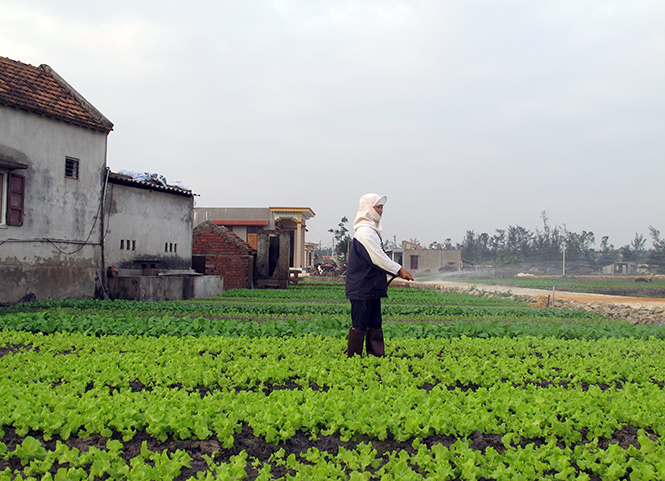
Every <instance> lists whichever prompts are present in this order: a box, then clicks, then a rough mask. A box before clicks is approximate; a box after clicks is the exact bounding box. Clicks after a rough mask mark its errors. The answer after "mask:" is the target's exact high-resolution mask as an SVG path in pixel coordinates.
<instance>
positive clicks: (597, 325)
mask: <svg viewBox="0 0 665 481" xmlns="http://www.w3.org/2000/svg"><path fill="white" fill-rule="evenodd" d="M450 309H451V310H452V309H454V308H450ZM483 312H484V311H482V312H478V310H476V312H474V314H475V316H477V317H472V316H471V315H464V314H463V313H454V314H451V315H450V317H449V319H451V321H449V322H428V321H409V322H386V323H384V333H385V335H386V336H387V337H391V338H402V337H418V338H430V337H431V338H452V337H460V336H467V337H481V338H487V337H522V336H537V337H557V338H563V339H599V338H603V337H639V338H649V337H655V338H658V339H664V338H665V326H661V325H655V326H647V325H642V324H638V325H631V324H629V323H626V322H617V321H612V320H607V319H605V318H603V317H601V316H598V315H596V314H594V315H591V314H589V313H587V312H584V311H562V310H555V309H541V310H534V312H535V313H537V314H540V315H538V316H533V313H529V312H527V311H524V312H523V311H517V312H513V313H512V314H508V313H506V314H505V315H493V316H492V315H490V314H488V313H486V312H484V313H483ZM481 314H482V315H481ZM522 314H525V315H524V316H522ZM529 314H530V315H531V316H532V317H530V316H529ZM248 316H249V317H248ZM271 316H273V314H260V313H247V312H239V313H238V318H218V317H193V318H192V317H189V316H186V317H174V316H170V315H164V316H148V315H138V314H136V313H120V312H114V313H108V314H103V313H102V314H82V315H77V314H70V313H67V312H62V311H59V310H53V311H45V312H26V313H15V314H6V315H4V316H0V329H10V330H15V331H29V332H36V333H37V332H39V333H44V334H52V333H55V332H80V333H85V334H92V335H97V336H101V335H146V336H161V335H170V336H225V337H238V336H247V337H291V336H302V335H307V334H314V335H320V336H334V337H344V336H346V335H347V333H348V329H349V323H350V322H349V318H348V317H346V316H341V315H315V314H311V315H309V316H304V315H303V316H285V319H277V320H275V319H272V318H271ZM405 317H406V318H407V319H409V318H411V319H417V318H422V317H427V316H426V315H425V314H422V315H414V314H410V315H409V316H405ZM440 317H442V316H440V315H439V316H434V315H432V318H434V319H436V318H440ZM474 318H475V319H476V321H475V322H468V321H467V319H474ZM462 319H463V320H462ZM497 319H501V320H502V321H510V322H498V321H497Z"/></svg>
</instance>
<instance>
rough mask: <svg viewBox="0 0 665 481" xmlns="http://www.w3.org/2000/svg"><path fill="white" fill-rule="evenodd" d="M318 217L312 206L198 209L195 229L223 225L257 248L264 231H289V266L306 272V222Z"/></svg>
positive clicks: (195, 217)
mask: <svg viewBox="0 0 665 481" xmlns="http://www.w3.org/2000/svg"><path fill="white" fill-rule="evenodd" d="M315 215H316V214H315V213H314V211H313V210H312V209H311V208H309V207H235V208H225V207H195V208H194V227H196V226H197V225H199V224H202V223H203V222H206V221H212V222H213V223H214V224H216V225H222V226H224V227H226V228H227V229H229V230H230V231H231V232H233V233H234V234H236V235H237V236H238V237H240V238H241V239H242V240H243V241H245V242H247V243H248V244H249V245H250V246H252V248H254V249H257V247H258V246H257V239H258V234H259V233H260V232H262V231H276V230H279V231H285V232H288V235H289V238H290V241H291V247H290V254H289V267H291V268H295V269H306V268H307V267H308V256H307V248H306V242H305V232H307V221H308V220H309V219H311V218H312V217H314V216H315Z"/></svg>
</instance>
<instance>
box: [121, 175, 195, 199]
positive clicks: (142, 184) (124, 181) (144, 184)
mask: <svg viewBox="0 0 665 481" xmlns="http://www.w3.org/2000/svg"><path fill="white" fill-rule="evenodd" d="M109 182H113V183H115V184H121V185H130V186H132V187H138V188H140V189H150V190H158V191H161V192H168V193H170V194H177V195H184V196H188V197H193V196H194V195H195V194H194V193H193V192H192V191H191V190H185V189H181V188H180V187H175V186H173V185H166V186H164V185H162V184H158V183H157V182H152V181H149V180H137V179H133V178H132V177H129V176H128V175H122V174H118V173H115V172H110V173H109Z"/></svg>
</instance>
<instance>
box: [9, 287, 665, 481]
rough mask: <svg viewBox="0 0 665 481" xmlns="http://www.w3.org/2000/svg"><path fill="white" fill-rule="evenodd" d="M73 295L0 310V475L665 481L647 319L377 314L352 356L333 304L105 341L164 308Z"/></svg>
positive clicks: (662, 418) (658, 370)
mask: <svg viewBox="0 0 665 481" xmlns="http://www.w3.org/2000/svg"><path fill="white" fill-rule="evenodd" d="M272 292H276V291H272ZM414 292H416V291H414ZM238 294H239V293H238ZM246 294H248V293H246ZM249 294H251V293H249ZM260 295H261V296H265V294H263V293H262V294H260ZM429 295H430V294H425V295H423V294H418V293H415V294H414V297H413V299H414V300H417V301H419V302H420V303H421V304H424V305H425V306H426V307H427V306H428V305H429V306H430V307H432V306H436V304H435V302H436V301H437V300H438V299H437V298H433V299H434V300H433V301H431V302H429V303H428V302H427V301H426V297H425V296H429ZM418 296H422V297H418ZM250 297H251V296H250ZM265 300H266V304H268V305H271V302H270V299H269V297H265ZM314 300H316V297H314ZM408 300H409V299H408V298H405V299H403V300H402V301H403V305H416V304H409V303H408ZM216 302H217V303H220V304H224V302H223V299H222V300H216ZM339 302H340V303H341V302H343V300H340V301H339ZM331 303H332V302H331ZM192 304H193V303H192ZM332 304H334V303H332ZM182 305H183V306H188V305H190V304H187V303H183V304H182ZM196 305H199V306H200V305H204V304H201V303H196ZM79 306H80V307H81V309H82V310H84V311H86V312H88V314H85V315H80V316H77V315H76V314H74V313H72V312H73V311H75V310H76V307H77V304H76V303H70V304H69V306H64V305H63V304H58V305H56V306H51V307H47V306H42V307H39V308H38V307H37V306H32V307H31V308H30V309H25V311H31V312H23V313H20V312H13V313H11V314H9V313H7V314H5V315H4V316H1V317H0V322H3V323H4V326H5V328H4V330H3V331H0V429H1V430H2V433H1V434H2V435H3V437H2V438H0V480H4V479H7V480H9V479H26V478H30V479H32V478H36V479H100V480H101V479H137V480H138V479H141V480H145V479H159V480H166V479H178V480H186V479H262V480H268V479H384V480H391V479H394V480H408V479H476V480H482V479H485V480H503V479H506V480H507V479H511V480H512V479H594V480H596V479H603V480H605V479H663V478H665V446H664V444H663V439H665V396H663V386H664V385H665V341H663V340H661V339H658V338H656V337H653V336H651V337H649V335H650V334H654V333H655V334H659V330H658V329H656V328H649V327H648V326H641V327H640V329H641V330H633V329H634V328H636V327H637V326H630V325H628V324H623V323H617V322H609V321H607V322H606V321H605V320H603V319H602V318H599V317H591V318H584V319H582V321H583V322H580V319H577V318H575V317H574V316H571V317H569V318H566V317H565V316H566V314H565V313H564V314H561V317H556V320H555V322H554V323H547V322H543V323H540V324H535V326H537V328H538V329H541V331H531V332H529V331H528V330H524V331H517V330H516V331H510V329H517V328H518V327H520V326H521V327H522V328H524V329H528V328H529V327H531V328H532V329H533V326H534V324H531V323H528V322H522V321H519V322H517V321H516V322H509V323H505V322H500V320H501V319H500V317H499V316H498V315H497V316H494V317H493V316H489V318H488V319H485V320H483V321H477V322H471V321H466V322H462V321H456V322H445V323H443V322H427V323H413V322H408V323H398V322H393V323H386V333H387V337H388V339H387V341H386V342H387V351H388V355H387V356H386V357H385V358H373V357H372V358H365V357H363V358H359V357H355V358H352V359H348V358H346V357H344V356H342V350H343V349H344V347H345V340H344V336H343V333H344V329H345V328H348V321H347V324H346V326H344V325H343V324H344V318H343V317H339V318H337V317H334V316H332V317H325V316H324V317H316V316H313V317H310V318H309V319H308V320H304V321H296V320H290V319H287V320H284V321H275V320H263V321H261V322H256V321H242V320H235V321H233V322H234V323H236V324H237V326H236V328H234V329H235V330H228V331H227V332H226V331H225V332H221V331H220V332H218V333H217V334H216V335H210V333H207V332H206V331H205V330H206V329H208V328H209V327H210V326H208V328H201V329H203V331H200V330H199V331H196V329H195V330H194V331H193V332H187V331H186V330H185V328H184V327H182V326H186V325H190V327H191V325H192V324H194V323H195V322H196V323H198V324H199V326H200V325H201V324H202V323H203V324H204V323H205V321H206V320H208V321H211V322H212V321H220V322H222V321H223V319H222V318H221V317H220V318H218V317H214V318H213V319H208V318H204V317H175V314H176V311H175V310H174V311H173V312H172V314H174V315H173V316H166V319H167V320H166V321H163V322H167V321H168V322H167V325H168V324H171V323H173V324H174V325H177V326H180V327H178V329H177V330H176V331H177V332H175V333H174V334H173V335H166V334H164V333H163V332H162V331H161V330H160V329H161V328H160V329H156V330H153V331H150V329H147V330H146V331H145V332H142V333H141V335H134V334H120V333H107V334H101V333H100V332H97V331H93V330H92V328H90V327H89V328H81V326H91V325H93V324H95V325H98V326H103V325H107V326H110V327H109V329H110V331H113V329H117V328H120V327H121V326H122V325H123V322H124V323H125V324H130V325H132V324H134V325H141V322H145V321H146V320H148V321H150V320H151V319H152V321H155V320H163V317H156V316H152V318H151V317H148V318H146V317H141V316H140V315H138V313H140V310H139V309H130V310H128V312H133V313H134V314H129V313H128V312H123V311H121V310H114V309H104V308H97V309H95V308H94V306H93V307H91V305H90V304H85V305H84V304H79ZM144 306H145V309H146V310H147V311H150V309H158V308H159V306H157V307H156V306H155V305H144ZM162 307H163V306H162ZM485 308H486V307H482V306H481V307H478V309H485ZM63 309H69V311H68V313H62V312H61V311H62V310H63ZM505 309H507V310H506V312H513V311H512V310H519V309H523V310H524V311H525V312H531V311H533V312H532V313H531V314H530V316H531V317H530V318H535V317H537V316H538V313H537V310H531V309H525V308H522V307H519V306H517V305H513V306H506V307H505ZM16 310H17V309H14V311H16ZM185 310H186V309H185ZM91 311H96V312H95V313H91ZM155 312H161V311H155ZM483 316H485V317H487V315H485V314H483ZM483 316H478V317H483ZM16 319H19V320H21V319H22V321H21V322H24V321H25V324H16ZM53 319H59V321H58V322H59V324H58V323H56V322H55V321H53ZM63 319H64V321H63ZM91 319H92V321H91ZM104 319H105V320H106V321H104ZM52 321H53V322H52ZM61 321H62V322H61ZM93 321H94V322H93ZM40 322H41V327H40ZM105 322H106V324H104V323H105ZM12 323H14V324H12ZM49 323H50V324H49ZM326 323H328V324H326ZM243 325H244V326H245V327H242V326H243ZM77 326H78V327H77ZM247 326H254V328H255V330H254V331H251V332H252V334H251V336H252V337H250V336H249V335H246V334H247V332H250V328H249V327H247ZM257 326H263V327H266V326H272V327H271V328H270V329H272V331H271V330H270V329H268V328H267V327H266V329H267V330H261V329H260V328H258V327H257ZM302 326H305V327H302ZM317 326H318V327H317ZM445 326H456V327H455V329H462V328H463V327H465V326H466V327H468V328H469V329H468V330H467V332H462V331H461V330H457V331H456V330H455V329H452V328H451V329H449V330H448V331H446V330H445V329H444V327H445ZM162 327H163V326H162ZM227 327H228V326H227ZM153 328H154V325H153ZM504 328H506V329H508V328H510V329H508V330H502V329H504ZM241 329H248V331H247V332H245V333H243V335H239V333H240V331H239V330H241ZM298 329H300V330H298ZM306 329H309V330H310V332H309V333H307V332H306ZM316 329H319V331H317V332H315V333H312V332H314V331H316ZM391 329H392V330H391ZM428 329H430V330H428ZM326 330H327V331H326ZM48 332H50V333H48ZM534 332H536V334H537V335H535V336H534V335H533V334H534ZM45 333H48V334H45Z"/></svg>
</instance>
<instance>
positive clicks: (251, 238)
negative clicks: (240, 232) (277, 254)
mask: <svg viewBox="0 0 665 481" xmlns="http://www.w3.org/2000/svg"><path fill="white" fill-rule="evenodd" d="M247 243H248V244H249V245H250V246H251V247H252V249H254V250H256V248H257V247H258V245H259V235H258V234H247Z"/></svg>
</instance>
